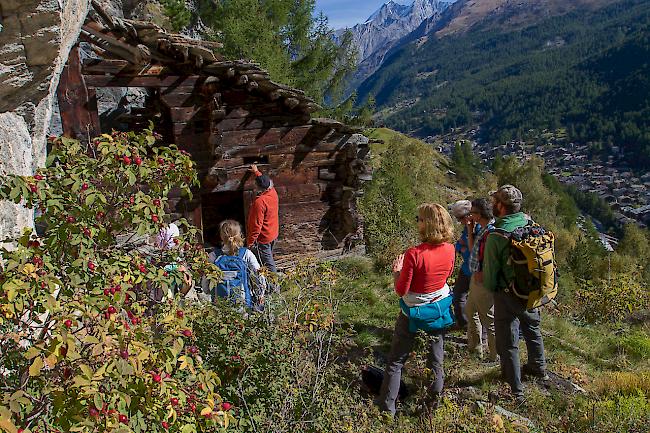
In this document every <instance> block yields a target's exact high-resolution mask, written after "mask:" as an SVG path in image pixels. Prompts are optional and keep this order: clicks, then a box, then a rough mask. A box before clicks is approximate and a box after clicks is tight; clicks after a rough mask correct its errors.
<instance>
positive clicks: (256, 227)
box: [246, 164, 280, 272]
mask: <svg viewBox="0 0 650 433" xmlns="http://www.w3.org/2000/svg"><path fill="white" fill-rule="evenodd" d="M249 170H250V171H251V172H252V173H253V174H254V175H255V185H256V187H257V197H255V200H254V201H253V204H252V205H251V208H250V210H249V211H248V221H247V224H246V245H247V246H248V248H250V249H251V251H253V252H254V253H255V255H256V256H257V258H258V259H259V261H260V262H261V263H262V265H264V266H266V267H267V268H269V270H270V271H271V272H276V271H277V270H276V268H275V261H274V260H273V246H274V245H275V241H276V240H277V239H278V234H279V232H280V224H279V216H278V193H277V192H276V191H275V188H274V187H273V182H272V181H271V179H270V178H269V177H268V176H267V175H265V174H262V173H261V172H260V171H259V170H258V169H257V165H255V164H253V165H251V167H250V169H249Z"/></svg>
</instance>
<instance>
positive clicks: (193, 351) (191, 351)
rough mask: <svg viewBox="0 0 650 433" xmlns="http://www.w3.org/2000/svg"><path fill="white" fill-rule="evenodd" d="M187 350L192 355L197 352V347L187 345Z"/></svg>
mask: <svg viewBox="0 0 650 433" xmlns="http://www.w3.org/2000/svg"><path fill="white" fill-rule="evenodd" d="M187 350H188V352H190V353H191V354H192V355H196V354H197V353H199V348H198V347H196V346H190V347H188V349H187Z"/></svg>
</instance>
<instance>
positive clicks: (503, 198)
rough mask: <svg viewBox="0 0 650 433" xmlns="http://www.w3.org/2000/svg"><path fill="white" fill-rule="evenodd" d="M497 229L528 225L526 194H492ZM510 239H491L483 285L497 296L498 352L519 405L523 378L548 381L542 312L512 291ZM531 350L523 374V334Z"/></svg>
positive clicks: (509, 190)
mask: <svg viewBox="0 0 650 433" xmlns="http://www.w3.org/2000/svg"><path fill="white" fill-rule="evenodd" d="M491 196H492V210H493V212H494V216H495V217H496V221H495V223H494V227H495V229H497V230H498V229H501V230H503V231H505V232H508V233H512V231H514V230H515V229H518V228H520V227H523V226H525V225H526V224H528V221H529V220H528V218H527V217H526V215H525V214H524V213H523V212H521V211H520V210H521V203H522V201H523V200H522V199H523V197H522V194H521V191H519V190H518V189H517V188H516V187H514V186H513V185H503V186H501V187H500V188H499V189H498V190H496V191H494V192H492V193H491ZM509 244H510V241H509V239H508V238H507V237H506V236H504V235H503V234H501V233H498V232H497V233H495V232H492V233H490V234H489V235H488V238H487V243H486V245H485V252H484V259H483V285H484V286H485V287H486V288H487V289H488V290H492V291H493V292H494V325H495V326H494V327H495V333H496V345H497V352H498V353H499V356H500V358H501V375H502V377H503V378H504V379H505V380H506V382H508V384H509V385H510V388H511V390H512V394H513V396H514V398H515V400H516V401H517V402H518V403H522V402H523V401H524V389H523V385H522V383H521V375H522V373H523V374H526V375H531V376H536V377H539V378H542V379H546V378H547V377H548V376H547V375H546V359H545V357H544V342H543V340H542V333H541V330H540V320H541V318H540V313H539V309H537V308H535V309H532V310H527V309H526V301H525V300H522V299H520V298H518V297H517V296H516V295H515V294H514V293H513V292H512V290H511V289H510V288H509V287H510V286H511V284H512V282H513V281H514V270H513V268H512V266H511V265H510V264H509V263H508V261H509V257H510V251H509ZM520 327H521V333H522V334H523V337H524V341H525V342H526V348H527V349H528V362H527V363H526V364H525V365H524V367H523V369H521V370H520V361H519V331H520Z"/></svg>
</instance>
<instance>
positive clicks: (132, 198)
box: [129, 195, 135, 204]
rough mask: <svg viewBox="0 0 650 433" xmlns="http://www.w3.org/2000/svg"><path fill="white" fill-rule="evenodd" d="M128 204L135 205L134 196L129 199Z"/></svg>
mask: <svg viewBox="0 0 650 433" xmlns="http://www.w3.org/2000/svg"><path fill="white" fill-rule="evenodd" d="M129 203H131V204H133V203H135V196H134V195H132V196H131V197H129Z"/></svg>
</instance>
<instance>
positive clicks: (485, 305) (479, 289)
mask: <svg viewBox="0 0 650 433" xmlns="http://www.w3.org/2000/svg"><path fill="white" fill-rule="evenodd" d="M465 313H466V314H467V318H468V323H467V348H468V349H469V350H470V352H471V351H477V352H478V353H479V355H480V356H481V357H483V345H484V344H485V343H486V342H485V341H484V340H483V334H484V332H483V331H484V330H485V334H486V336H487V346H488V359H489V360H490V361H496V360H497V345H496V336H495V332H494V293H493V292H491V291H489V290H488V289H486V288H485V286H484V285H483V283H482V282H479V281H478V280H477V279H476V276H475V275H474V276H472V280H471V282H470V284H469V295H468V296H467V304H466V305H465Z"/></svg>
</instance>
